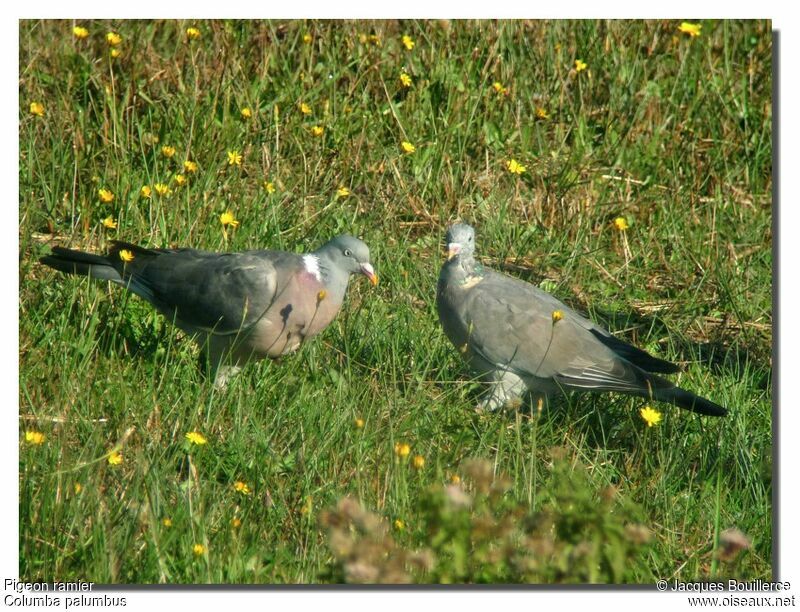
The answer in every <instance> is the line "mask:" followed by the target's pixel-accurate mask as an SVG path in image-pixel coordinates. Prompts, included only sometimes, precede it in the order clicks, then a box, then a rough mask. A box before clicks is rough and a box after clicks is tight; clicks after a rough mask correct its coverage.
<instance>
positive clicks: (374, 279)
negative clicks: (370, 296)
mask: <svg viewBox="0 0 800 612" xmlns="http://www.w3.org/2000/svg"><path fill="white" fill-rule="evenodd" d="M361 273H362V274H363V275H364V276H366V277H367V278H368V279H369V282H371V283H372V285H373V286H375V285H377V284H378V275H377V274H375V270H374V269H373V268H372V266H371V265H370V264H368V263H363V264H361Z"/></svg>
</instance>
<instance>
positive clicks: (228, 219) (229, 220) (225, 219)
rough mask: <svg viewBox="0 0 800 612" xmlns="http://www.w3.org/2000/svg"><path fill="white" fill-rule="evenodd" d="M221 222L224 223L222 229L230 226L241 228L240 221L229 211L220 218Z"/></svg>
mask: <svg viewBox="0 0 800 612" xmlns="http://www.w3.org/2000/svg"><path fill="white" fill-rule="evenodd" d="M219 222H220V223H222V227H227V226H228V225H230V226H231V227H239V221H238V220H237V219H236V217H235V216H234V215H233V213H232V212H231V211H229V210H226V211H225V212H224V213H222V214H221V215H220V216H219Z"/></svg>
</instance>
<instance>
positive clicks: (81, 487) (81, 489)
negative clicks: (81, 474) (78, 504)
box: [72, 482, 83, 495]
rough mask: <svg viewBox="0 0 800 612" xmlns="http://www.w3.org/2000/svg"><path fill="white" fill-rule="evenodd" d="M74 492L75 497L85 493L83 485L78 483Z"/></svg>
mask: <svg viewBox="0 0 800 612" xmlns="http://www.w3.org/2000/svg"><path fill="white" fill-rule="evenodd" d="M72 490H73V491H75V495H77V494H78V493H80V492H81V491H83V485H82V484H81V483H79V482H76V483H75V486H74V487H73V488H72Z"/></svg>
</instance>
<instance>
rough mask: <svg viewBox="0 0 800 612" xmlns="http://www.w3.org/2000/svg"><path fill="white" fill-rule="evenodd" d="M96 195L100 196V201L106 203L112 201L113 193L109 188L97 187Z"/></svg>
mask: <svg viewBox="0 0 800 612" xmlns="http://www.w3.org/2000/svg"><path fill="white" fill-rule="evenodd" d="M97 195H99V196H100V201H101V202H105V203H106V204H108V203H109V202H113V201H114V194H113V193H112V192H111V190H110V189H98V190H97Z"/></svg>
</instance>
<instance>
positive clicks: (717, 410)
mask: <svg viewBox="0 0 800 612" xmlns="http://www.w3.org/2000/svg"><path fill="white" fill-rule="evenodd" d="M652 397H653V399H654V400H658V401H660V402H669V403H670V404H675V405H676V406H680V407H681V408H685V409H686V410H691V411H692V412H696V413H698V414H705V415H708V416H716V417H721V416H725V415H726V414H728V409H727V408H723V407H722V406H720V405H719V404H715V403H714V402H712V401H710V400H707V399H706V398H704V397H700V396H699V395H695V394H694V393H692V392H691V391H687V390H686V389H681V388H680V387H655V388H653V389H652Z"/></svg>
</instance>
